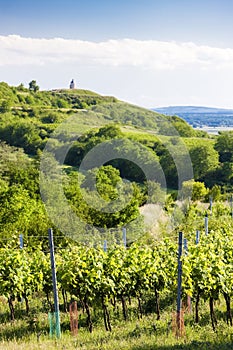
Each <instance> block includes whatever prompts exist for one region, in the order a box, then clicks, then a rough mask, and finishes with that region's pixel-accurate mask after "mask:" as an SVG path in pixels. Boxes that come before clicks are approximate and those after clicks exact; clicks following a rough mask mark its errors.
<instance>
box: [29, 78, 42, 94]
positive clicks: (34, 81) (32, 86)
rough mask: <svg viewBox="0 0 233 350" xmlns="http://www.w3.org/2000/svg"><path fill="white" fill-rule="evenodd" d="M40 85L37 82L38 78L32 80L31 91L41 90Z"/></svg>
mask: <svg viewBox="0 0 233 350" xmlns="http://www.w3.org/2000/svg"><path fill="white" fill-rule="evenodd" d="M39 89H40V88H39V86H38V85H37V84H36V80H32V81H30V83H29V90H30V91H33V92H37V91H39Z"/></svg>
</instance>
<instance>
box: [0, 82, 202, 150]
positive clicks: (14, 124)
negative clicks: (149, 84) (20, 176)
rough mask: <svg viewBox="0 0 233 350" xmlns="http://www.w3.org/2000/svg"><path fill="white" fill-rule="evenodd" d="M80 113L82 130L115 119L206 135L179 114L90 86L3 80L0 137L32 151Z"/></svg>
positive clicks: (171, 131)
mask: <svg viewBox="0 0 233 350" xmlns="http://www.w3.org/2000/svg"><path fill="white" fill-rule="evenodd" d="M73 114H75V115H76V119H77V120H78V121H79V128H80V132H81V133H82V132H85V131H87V130H89V129H90V127H92V128H94V127H96V128H98V127H100V126H103V125H106V124H110V123H114V124H119V125H121V126H123V125H124V126H129V127H134V128H137V129H143V130H149V131H150V132H153V133H157V134H162V135H170V136H173V135H175V134H177V135H180V136H184V137H192V136H203V135H204V134H203V133H200V132H197V131H194V130H193V128H191V127H190V126H189V125H188V124H187V123H186V122H185V121H183V120H182V119H181V118H178V117H169V116H164V115H162V114H161V113H157V112H154V111H150V110H147V109H144V108H141V107H138V106H133V105H131V104H128V103H125V102H122V101H119V100H118V99H116V98H115V97H112V96H101V95H99V94H97V93H95V92H92V91H89V90H82V89H75V90H66V89H57V90H52V91H33V90H31V89H27V88H25V87H24V86H23V85H22V84H21V85H19V86H18V87H11V86H9V85H7V84H6V83H4V82H2V83H0V139H1V140H2V141H6V142H7V143H8V144H10V145H12V146H16V147H22V148H23V149H24V151H25V152H26V153H28V154H30V155H34V154H36V153H37V151H38V150H42V149H43V148H44V145H45V144H46V142H47V140H48V138H49V136H50V135H51V133H52V132H53V130H55V129H56V127H57V126H58V125H59V124H60V123H61V122H63V121H64V120H66V119H67V118H68V117H69V116H70V115H73Z"/></svg>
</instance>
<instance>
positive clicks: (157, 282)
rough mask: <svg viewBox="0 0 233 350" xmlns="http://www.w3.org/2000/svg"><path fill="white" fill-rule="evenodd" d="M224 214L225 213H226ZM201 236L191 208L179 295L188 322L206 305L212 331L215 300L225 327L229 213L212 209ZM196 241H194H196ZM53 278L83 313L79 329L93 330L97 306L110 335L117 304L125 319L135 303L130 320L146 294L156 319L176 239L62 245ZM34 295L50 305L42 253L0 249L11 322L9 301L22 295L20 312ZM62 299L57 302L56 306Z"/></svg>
mask: <svg viewBox="0 0 233 350" xmlns="http://www.w3.org/2000/svg"><path fill="white" fill-rule="evenodd" d="M227 210H228V211H227ZM212 211H213V212H212V215H211V216H210V217H209V222H208V226H209V227H208V235H206V234H205V225H204V217H205V213H203V212H201V211H200V210H199V209H198V208H197V207H196V206H195V205H193V206H190V208H189V212H188V214H187V216H186V224H187V226H186V229H185V226H182V228H183V229H184V234H185V237H186V238H187V239H188V242H189V244H188V254H183V255H182V258H181V260H182V290H183V293H182V296H183V299H184V298H186V297H187V296H190V297H192V300H193V303H194V307H193V309H194V316H195V321H196V322H199V320H200V310H199V305H200V300H201V299H203V300H204V301H208V303H209V309H210V318H211V323H212V327H213V329H214V330H215V329H216V327H217V318H216V315H215V301H216V300H218V299H219V298H220V296H222V297H223V300H225V304H226V320H227V322H228V323H229V324H231V325H232V313H231V298H232V295H233V220H232V218H231V215H229V214H231V212H230V209H229V208H228V209H227V208H226V207H225V206H223V205H222V204H219V205H217V204H216V205H215V206H213V208H212ZM197 243H198V244H197ZM55 255H56V264H57V280H58V284H59V289H60V291H61V290H62V291H63V292H64V293H63V296H64V295H66V294H67V293H68V295H69V296H70V297H71V298H72V299H74V300H77V301H78V304H79V305H81V306H82V309H83V312H84V313H85V314H86V318H87V327H88V329H89V331H90V332H92V331H93V319H92V315H93V310H94V309H95V308H98V309H99V308H101V309H102V314H103V323H104V326H105V329H106V331H111V330H112V327H113V326H112V319H111V317H112V312H111V310H112V309H114V308H116V306H117V305H121V309H122V315H123V318H124V319H125V320H127V319H128V317H129V314H128V306H129V303H130V301H131V300H132V299H133V300H135V302H137V304H138V317H139V318H141V317H142V315H143V308H142V304H143V303H142V301H143V299H144V296H145V294H146V293H149V292H150V293H151V295H152V294H153V297H154V305H155V312H156V314H157V319H158V320H159V319H160V316H161V311H160V295H161V293H162V292H164V291H169V292H170V293H172V295H173V296H174V298H175V295H176V291H177V234H176V239H174V236H167V237H164V238H163V239H161V240H160V241H159V242H154V243H152V244H150V245H142V244H141V243H139V242H138V243H137V242H136V243H134V244H131V245H130V246H129V247H127V249H126V247H125V246H124V245H116V246H109V247H108V250H107V251H104V250H103V245H100V246H99V248H98V247H88V246H81V245H78V244H74V243H70V244H68V245H67V246H66V247H63V248H62V249H60V247H57V249H56V253H55ZM36 292H40V293H41V292H44V294H45V296H46V299H47V301H48V303H50V305H51V307H52V303H51V301H50V294H51V293H52V281H51V267H50V257H49V254H48V252H44V251H43V250H42V249H41V248H40V247H39V248H36V247H30V246H27V244H25V245H24V248H23V249H20V248H19V247H18V248H14V249H12V247H11V246H10V245H8V246H6V247H4V248H3V247H2V248H0V295H2V296H5V297H6V298H7V300H8V304H9V308H10V315H11V319H12V320H14V318H15V310H14V301H15V300H17V299H20V298H24V300H25V302H26V311H27V313H28V312H29V310H30V305H29V304H30V300H31V299H32V298H33V295H34V294H35V293H36ZM65 302H66V301H65V300H64V303H65Z"/></svg>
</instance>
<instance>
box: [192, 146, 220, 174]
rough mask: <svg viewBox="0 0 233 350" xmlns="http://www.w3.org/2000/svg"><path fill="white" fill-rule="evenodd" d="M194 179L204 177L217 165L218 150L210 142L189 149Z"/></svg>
mask: <svg viewBox="0 0 233 350" xmlns="http://www.w3.org/2000/svg"><path fill="white" fill-rule="evenodd" d="M190 157H191V160H192V165H193V172H194V178H195V180H199V179H204V177H205V176H206V175H207V173H208V172H211V171H213V170H215V169H217V167H218V165H219V160H218V152H217V151H216V150H215V149H214V148H213V146H212V145H211V144H203V145H200V146H196V147H193V148H192V149H191V150H190Z"/></svg>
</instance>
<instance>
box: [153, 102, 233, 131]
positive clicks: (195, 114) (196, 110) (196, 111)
mask: <svg viewBox="0 0 233 350" xmlns="http://www.w3.org/2000/svg"><path fill="white" fill-rule="evenodd" d="M153 110H154V111H157V112H158V113H163V114H165V115H177V116H179V117H181V118H183V119H184V120H185V121H186V122H188V123H189V124H190V125H192V126H193V127H203V126H210V127H224V126H225V127H233V109H223V108H212V107H197V106H170V107H161V108H153Z"/></svg>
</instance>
